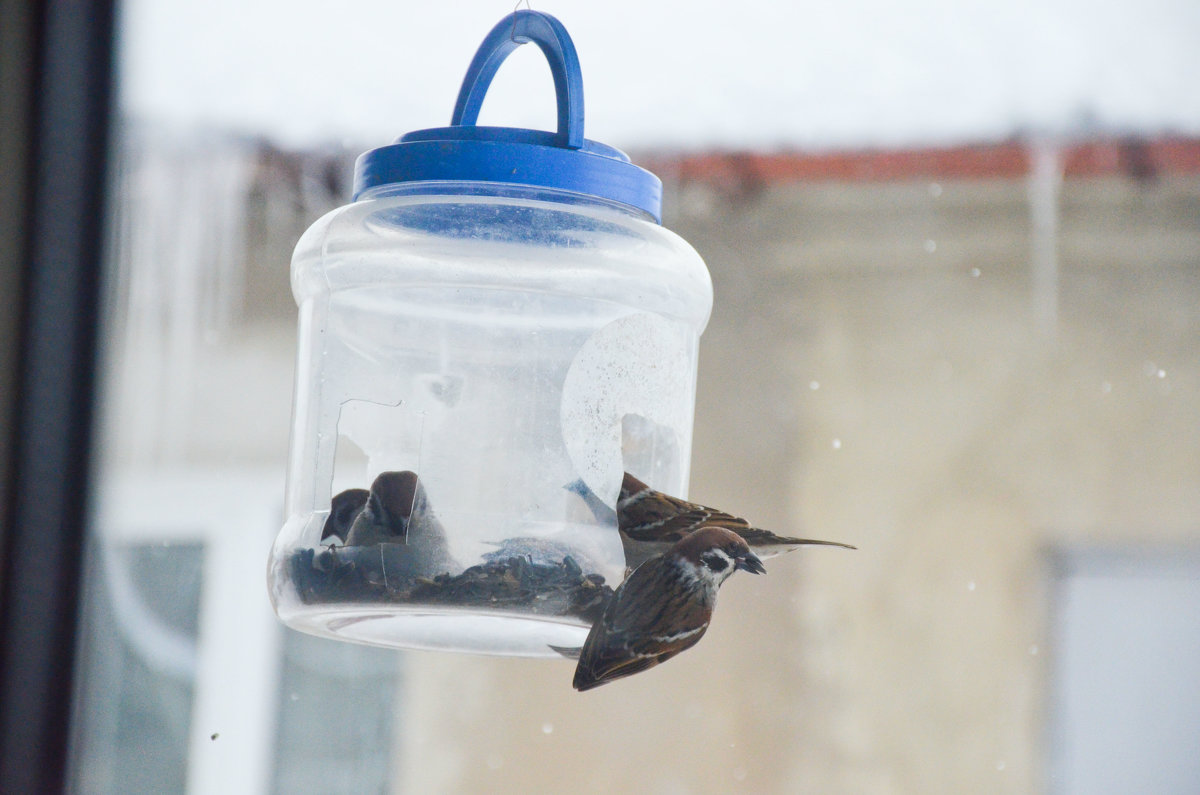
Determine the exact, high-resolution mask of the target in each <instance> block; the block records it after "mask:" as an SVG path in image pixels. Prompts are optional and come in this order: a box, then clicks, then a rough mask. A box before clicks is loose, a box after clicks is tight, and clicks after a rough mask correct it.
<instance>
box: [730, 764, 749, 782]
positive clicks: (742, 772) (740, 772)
mask: <svg viewBox="0 0 1200 795" xmlns="http://www.w3.org/2000/svg"><path fill="white" fill-rule="evenodd" d="M733 778H734V780H735V781H745V780H746V768H744V767H735V768H734V769H733Z"/></svg>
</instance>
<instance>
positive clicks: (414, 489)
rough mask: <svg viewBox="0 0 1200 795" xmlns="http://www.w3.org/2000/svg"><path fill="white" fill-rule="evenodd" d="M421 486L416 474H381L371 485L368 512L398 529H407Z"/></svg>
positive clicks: (406, 472)
mask: <svg viewBox="0 0 1200 795" xmlns="http://www.w3.org/2000/svg"><path fill="white" fill-rule="evenodd" d="M419 489H420V485H419V484H418V483H417V475H416V473H415V472H409V471H407V470H405V471H404V472H381V473H379V476H378V477H376V478H375V482H374V483H372V484H371V496H370V499H368V501H367V506H368V510H371V511H373V512H374V513H375V518H376V519H377V520H380V521H387V522H389V523H390V524H391V525H392V527H394V528H396V529H407V526H408V520H409V517H411V516H412V513H413V503H415V502H416V499H417V494H418V493H419V491H418V490H419Z"/></svg>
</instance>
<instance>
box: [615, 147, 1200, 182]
mask: <svg viewBox="0 0 1200 795" xmlns="http://www.w3.org/2000/svg"><path fill="white" fill-rule="evenodd" d="M1036 146H1038V144H1036V143H1034V142H1032V141H1028V142H1027V141H1008V142H1004V143H998V144H982V145H965V146H953V147H941V148H930V149H891V150H862V151H840V152H802V151H792V152H772V153H765V152H709V153H699V154H685V155H678V156H664V155H650V156H646V157H641V158H637V162H638V163H639V164H640V165H643V166H645V167H646V168H649V169H650V170H651V171H654V172H655V173H657V174H658V175H659V176H661V177H663V178H664V179H665V180H668V181H670V180H674V181H679V182H706V183H714V184H717V185H723V186H728V187H733V186H737V187H739V188H740V189H742V190H745V189H747V188H751V187H752V186H760V185H763V184H777V183H787V182H820V181H835V182H886V181H895V180H908V179H991V178H1000V179H1018V178H1023V177H1025V176H1027V175H1028V174H1029V171H1030V167H1031V163H1032V159H1033V152H1034V151H1035V147H1036ZM1060 148H1061V153H1062V158H1063V173H1064V176H1065V177H1067V178H1071V177H1100V176H1120V175H1124V176H1130V177H1133V178H1138V179H1152V178H1154V177H1157V176H1166V175H1176V174H1200V138H1182V137H1162V138H1134V137H1125V138H1115V139H1108V140H1093V141H1082V142H1079V141H1076V142H1071V143H1064V144H1062V145H1061V147H1060Z"/></svg>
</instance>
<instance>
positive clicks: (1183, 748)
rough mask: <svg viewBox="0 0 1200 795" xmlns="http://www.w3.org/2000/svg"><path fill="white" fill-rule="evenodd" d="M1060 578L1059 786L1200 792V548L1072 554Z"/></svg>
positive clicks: (1075, 792) (1079, 794)
mask: <svg viewBox="0 0 1200 795" xmlns="http://www.w3.org/2000/svg"><path fill="white" fill-rule="evenodd" d="M1057 579H1058V581H1057V592H1058V604H1057V612H1056V616H1055V636H1054V642H1055V651H1056V653H1055V657H1054V659H1055V663H1054V673H1053V684H1054V695H1055V698H1054V714H1053V717H1052V721H1053V723H1052V726H1053V734H1052V743H1053V744H1052V746H1051V750H1052V753H1053V764H1052V768H1051V791H1052V792H1054V793H1062V794H1063V795H1085V794H1088V793H1103V792H1157V793H1188V792H1195V791H1196V786H1197V783H1198V782H1200V753H1197V749H1200V688H1197V687H1196V681H1197V675H1198V674H1200V555H1195V554H1193V555H1179V556H1168V555H1165V554H1160V555H1150V554H1138V553H1136V552H1128V553H1120V552H1115V551H1108V552H1083V553H1068V554H1067V555H1065V556H1064V558H1063V565H1062V567H1061V570H1060V572H1059V574H1058V578H1057Z"/></svg>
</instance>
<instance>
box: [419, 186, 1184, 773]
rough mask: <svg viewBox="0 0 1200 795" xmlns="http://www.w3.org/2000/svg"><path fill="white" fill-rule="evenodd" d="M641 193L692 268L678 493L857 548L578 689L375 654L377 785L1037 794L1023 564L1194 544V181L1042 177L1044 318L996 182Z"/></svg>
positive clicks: (1045, 655) (781, 573) (824, 557)
mask: <svg viewBox="0 0 1200 795" xmlns="http://www.w3.org/2000/svg"><path fill="white" fill-rule="evenodd" d="M668 189H669V191H670V193H669V196H670V198H671V199H672V212H671V213H669V216H668V218H667V225H668V226H670V227H671V228H672V229H674V230H675V231H677V232H678V233H680V234H681V235H682V236H683V237H685V238H686V239H688V240H689V241H690V242H692V243H693V245H695V246H696V248H697V249H698V250H699V251H700V252H701V254H702V255H703V256H704V257H705V259H706V261H707V262H708V264H709V267H710V269H711V271H712V274H713V281H714V284H715V289H716V309H715V311H714V315H713V319H712V322H711V325H710V327H709V330H708V331H707V332H706V334H705V337H704V342H703V349H702V358H701V374H700V394H699V399H698V407H697V419H696V424H697V427H696V439H695V458H694V468H693V476H692V489H691V496H692V497H693V498H695V499H697V500H700V501H703V502H706V503H709V504H714V505H718V506H721V507H723V508H727V509H729V510H732V511H734V512H738V513H741V514H743V515H745V516H748V517H750V518H752V519H754V520H756V521H757V522H759V523H761V524H762V525H765V526H767V527H770V528H773V529H776V530H780V531H784V532H804V533H808V534H811V535H814V536H817V537H824V538H831V539H837V540H842V541H848V542H851V543H854V544H857V545H858V546H859V547H860V549H859V550H858V551H857V552H853V553H851V552H841V551H838V550H827V549H814V550H805V551H801V552H798V553H794V554H792V555H790V556H787V557H783V558H777V559H774V560H772V561H770V562H769V563H768V569H769V571H768V574H767V576H765V577H761V578H754V579H752V578H749V577H739V578H735V579H734V580H733V581H731V582H730V583H729V584H728V585H727V586H726V587H725V589H724V590H723V592H722V602H721V605H720V609H719V611H718V613H717V616H716V621H715V624H714V626H713V628H712V630H711V631H710V632H709V634H708V635H707V636H706V638H705V639H704V641H703V642H702V643H701V644H700V645H699V646H697V647H696V648H695V649H694V650H692V651H690V652H688V653H687V654H685V655H683V656H682V657H680V658H678V659H677V660H673V661H671V662H670V663H669V664H667V665H664V666H661V667H659V668H657V669H655V670H652V671H649V672H647V673H645V674H643V675H639V676H637V677H634V678H632V679H629V680H625V681H622V682H619V683H616V684H613V685H610V686H607V687H604V688H601V689H599V690H596V691H593V692H589V693H586V694H578V693H575V692H573V691H571V689H570V686H569V680H570V677H571V666H570V664H568V663H566V662H554V661H527V660H494V659H486V658H471V657H459V656H451V655H431V654H411V655H407V656H406V671H407V681H406V685H405V687H406V691H407V703H406V704H404V705H402V710H403V711H402V713H401V716H400V726H401V727H402V729H403V730H407V731H406V734H405V737H404V741H403V743H402V769H403V777H402V778H401V779H400V780H399V781H398V782H397V783H398V784H399V785H400V786H399V787H398V791H406V792H416V791H443V792H444V791H459V792H484V791H490V792H497V791H505V792H522V791H565V790H574V791H596V790H606V791H635V790H641V791H655V792H728V791H736V790H744V791H755V792H796V791H806V792H821V793H933V792H945V793H963V792H972V793H985V792H1030V791H1038V790H1040V789H1042V787H1043V785H1044V778H1043V776H1044V762H1045V747H1044V743H1045V727H1044V721H1045V719H1046V717H1047V716H1046V698H1047V687H1048V682H1047V673H1048V670H1049V664H1050V659H1051V655H1052V654H1053V648H1052V647H1051V644H1050V643H1049V642H1048V638H1047V622H1048V618H1049V613H1048V611H1049V606H1050V603H1049V601H1048V600H1049V596H1050V585H1051V583H1050V580H1049V577H1050V574H1051V567H1050V560H1049V559H1048V556H1047V553H1048V552H1049V551H1051V550H1053V549H1054V548H1056V547H1060V546H1062V545H1082V544H1106V545H1107V544H1122V545H1124V544H1128V545H1133V546H1137V547H1147V546H1149V547H1172V546H1183V545H1196V544H1200V455H1198V451H1200V422H1198V420H1200V391H1198V390H1200V359H1198V356H1197V354H1198V352H1200V267H1198V266H1200V227H1197V225H1196V218H1197V217H1200V212H1198V209H1200V180H1197V179H1187V180H1179V179H1167V178H1164V179H1161V180H1159V181H1156V182H1147V183H1135V182H1133V181H1129V180H1124V179H1120V178H1111V179H1095V180H1087V181H1075V180H1069V181H1068V182H1067V183H1066V184H1065V185H1064V187H1063V192H1062V196H1061V202H1060V206H1061V216H1060V219H1059V223H1060V231H1061V234H1060V236H1059V238H1058V256H1059V262H1058V264H1059V269H1060V273H1059V278H1058V279H1057V300H1056V301H1055V302H1054V304H1056V310H1057V320H1056V321H1053V322H1050V323H1046V322H1044V318H1047V317H1051V318H1052V317H1053V314H1051V313H1050V312H1052V311H1053V309H1054V306H1053V305H1048V304H1047V303H1046V299H1047V297H1048V295H1049V294H1048V293H1046V292H1045V291H1042V292H1041V293H1039V291H1038V290H1037V289H1036V288H1035V286H1034V285H1035V280H1034V278H1033V276H1032V275H1031V266H1030V258H1031V254H1030V252H1031V223H1030V220H1029V209H1028V206H1029V202H1028V196H1027V187H1026V184H1025V183H1024V182H1020V181H1018V182H970V183H944V184H941V185H938V186H936V187H932V186H931V184H930V183H929V182H924V181H922V182H913V183H910V184H886V185H885V184H876V185H871V184H865V185H864V184H858V185H817V186H808V187H805V186H798V187H796V186H779V187H769V188H767V189H766V190H765V191H764V192H762V193H759V194H757V195H755V196H745V195H741V196H730V195H722V194H721V193H720V192H718V191H715V190H712V189H710V188H708V187H706V186H704V185H696V184H693V185H689V186H668ZM928 241H932V244H930V243H929V242H928ZM931 249H932V250H931ZM973 269H978V271H977V272H974V271H973ZM1039 302H1041V303H1039ZM1047 306H1050V307H1051V309H1050V312H1048V311H1047V310H1046V307H1047ZM1039 307H1042V308H1041V309H1039ZM1039 318H1041V319H1043V320H1039ZM1160 370H1161V371H1162V376H1161V377H1160V374H1159V371H1160ZM814 385H815V388H814ZM835 440H836V441H835Z"/></svg>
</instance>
